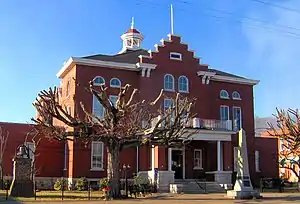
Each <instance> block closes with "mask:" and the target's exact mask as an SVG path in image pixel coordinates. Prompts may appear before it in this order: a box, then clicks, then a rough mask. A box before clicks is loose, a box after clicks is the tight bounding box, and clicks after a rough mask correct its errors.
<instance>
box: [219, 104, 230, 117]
mask: <svg viewBox="0 0 300 204" xmlns="http://www.w3.org/2000/svg"><path fill="white" fill-rule="evenodd" d="M223 107H224V108H227V114H228V119H227V120H229V119H230V115H229V106H226V105H220V110H219V111H220V120H221V119H222V114H221V113H222V112H221V108H223Z"/></svg>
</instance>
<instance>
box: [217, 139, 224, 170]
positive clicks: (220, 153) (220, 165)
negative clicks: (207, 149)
mask: <svg viewBox="0 0 300 204" xmlns="http://www.w3.org/2000/svg"><path fill="white" fill-rule="evenodd" d="M217 159H218V171H223V148H222V144H221V141H217Z"/></svg>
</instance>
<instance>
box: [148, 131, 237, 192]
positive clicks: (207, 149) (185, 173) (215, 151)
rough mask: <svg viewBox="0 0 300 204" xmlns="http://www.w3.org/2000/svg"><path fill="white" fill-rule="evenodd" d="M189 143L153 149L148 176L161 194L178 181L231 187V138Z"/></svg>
mask: <svg viewBox="0 0 300 204" xmlns="http://www.w3.org/2000/svg"><path fill="white" fill-rule="evenodd" d="M210 139H211V140H193V141H191V142H190V144H188V145H187V146H185V147H183V148H165V147H153V148H151V152H152V165H151V166H152V170H151V171H149V172H148V176H149V177H150V178H151V179H152V180H153V181H154V180H155V181H156V182H157V184H158V188H159V190H161V191H168V190H169V187H170V184H174V183H175V182H176V181H180V180H181V181H182V180H194V181H198V182H214V183H216V184H219V185H220V186H222V187H223V188H226V189H227V188H231V186H232V169H233V158H232V151H233V148H232V146H231V135H229V137H227V140H224V138H223V140H212V138H210Z"/></svg>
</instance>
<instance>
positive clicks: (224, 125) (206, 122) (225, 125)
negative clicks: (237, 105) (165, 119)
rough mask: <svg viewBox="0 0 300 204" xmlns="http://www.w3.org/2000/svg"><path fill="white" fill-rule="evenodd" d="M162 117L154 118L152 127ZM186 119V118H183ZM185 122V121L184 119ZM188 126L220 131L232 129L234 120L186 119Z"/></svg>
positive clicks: (161, 125)
mask: <svg viewBox="0 0 300 204" xmlns="http://www.w3.org/2000/svg"><path fill="white" fill-rule="evenodd" d="M160 119H161V116H158V117H156V118H155V119H154V120H152V122H151V123H152V124H151V125H152V127H154V126H155V125H156V124H157V122H158V121H159V120H160ZM183 120H184V119H183ZM183 122H184V121H183ZM185 125H186V127H189V128H197V129H206V130H219V131H232V130H233V126H232V120H212V119H202V118H192V119H191V120H188V121H186V124H185ZM163 126H164V124H163V123H162V124H160V125H159V127H163Z"/></svg>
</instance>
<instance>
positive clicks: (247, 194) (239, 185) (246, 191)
mask: <svg viewBox="0 0 300 204" xmlns="http://www.w3.org/2000/svg"><path fill="white" fill-rule="evenodd" d="M237 157H238V158H237V176H236V181H235V184H234V188H233V190H230V191H227V196H228V197H231V198H234V199H251V198H253V197H259V193H258V192H257V191H254V190H253V187H252V184H251V180H250V173H249V163H248V151H247V142H246V133H245V131H244V130H243V129H241V130H240V131H239V133H238V155H237Z"/></svg>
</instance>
